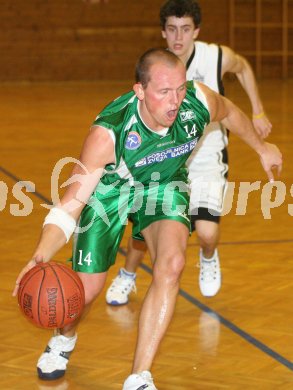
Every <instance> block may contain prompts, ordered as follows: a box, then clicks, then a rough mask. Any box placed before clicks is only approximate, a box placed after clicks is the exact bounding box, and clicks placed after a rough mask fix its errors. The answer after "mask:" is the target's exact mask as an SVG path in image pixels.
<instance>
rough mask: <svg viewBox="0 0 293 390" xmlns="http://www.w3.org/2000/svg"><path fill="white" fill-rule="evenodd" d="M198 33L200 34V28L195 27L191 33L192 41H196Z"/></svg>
mask: <svg viewBox="0 0 293 390" xmlns="http://www.w3.org/2000/svg"><path fill="white" fill-rule="evenodd" d="M199 32H200V27H197V28H196V29H195V30H194V32H193V39H197V37H198V34H199Z"/></svg>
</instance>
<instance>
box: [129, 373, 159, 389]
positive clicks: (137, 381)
mask: <svg viewBox="0 0 293 390" xmlns="http://www.w3.org/2000/svg"><path fill="white" fill-rule="evenodd" d="M122 390H158V389H157V388H156V386H155V385H154V382H153V378H152V375H151V373H150V372H149V371H142V372H141V373H139V374H132V375H130V376H129V377H128V378H127V379H126V381H125V382H124V385H123V389H122Z"/></svg>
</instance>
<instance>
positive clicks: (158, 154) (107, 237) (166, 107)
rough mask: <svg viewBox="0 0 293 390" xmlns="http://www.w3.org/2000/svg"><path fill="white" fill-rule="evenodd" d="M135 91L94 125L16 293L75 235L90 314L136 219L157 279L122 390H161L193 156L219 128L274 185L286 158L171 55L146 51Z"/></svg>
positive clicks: (65, 346)
mask: <svg viewBox="0 0 293 390" xmlns="http://www.w3.org/2000/svg"><path fill="white" fill-rule="evenodd" d="M133 89H134V92H130V93H127V94H125V95H122V96H121V97H120V98H118V99H116V100H115V101H114V102H112V103H111V104H110V105H109V106H107V107H106V108H105V109H104V111H102V112H101V114H100V115H99V116H98V117H97V119H96V121H95V122H94V124H93V127H92V128H91V130H90V132H89V134H88V136H87V137H86V139H85V142H84V145H83V148H82V151H81V155H80V161H79V163H77V164H76V166H75V168H74V169H73V173H72V175H71V178H70V181H69V183H70V184H69V185H68V187H67V189H66V192H65V194H64V196H63V197H62V199H61V201H60V203H59V204H57V205H55V206H54V207H53V208H52V209H51V210H50V212H49V214H48V215H47V217H46V218H45V222H44V225H43V230H42V234H41V238H40V240H39V242H38V244H37V247H36V250H35V252H34V254H33V256H32V260H30V261H29V262H28V264H27V265H26V266H25V267H24V268H23V269H22V271H21V272H20V274H19V276H18V278H17V280H16V286H15V290H14V295H16V294H17V291H18V285H19V282H20V280H21V277H22V276H23V275H24V274H25V273H26V272H27V271H28V270H29V269H31V268H32V267H33V266H34V265H35V264H36V263H38V262H47V261H50V259H52V257H53V256H54V255H55V253H56V252H57V251H58V250H59V249H60V248H61V247H63V245H64V244H65V243H66V242H67V241H68V240H69V238H70V236H71V234H72V233H73V231H75V230H76V229H77V237H76V238H75V243H76V244H75V246H74V251H73V268H74V269H75V270H76V272H78V275H79V276H80V278H81V280H82V282H83V285H84V289H85V299H86V307H87V308H89V306H90V305H91V303H92V302H93V301H94V300H95V299H96V297H97V296H98V295H99V294H100V292H101V290H102V288H103V286H104V283H105V280H106V276H107V270H108V269H109V267H110V265H111V264H112V263H113V262H114V261H115V257H116V254H117V250H118V247H119V243H120V239H121V237H122V234H123V231H124V228H125V223H126V221H127V218H128V216H129V214H131V215H132V219H133V234H134V235H135V236H136V237H139V238H142V237H143V239H144V240H145V241H146V243H147V246H148V250H149V251H150V254H151V258H152V261H153V279H152V283H151V285H150V288H149V290H148V293H147V294H146V297H145V300H144V303H143V305H142V309H141V313H140V318H139V331H138V337H137V345H136V350H135V356H134V361H133V367H132V374H131V375H130V376H129V377H128V378H127V379H126V381H125V382H124V385H123V390H138V389H147V390H156V387H155V385H154V382H153V379H152V376H151V373H150V369H151V366H152V362H153V359H154V357H155V355H156V352H157V350H158V347H159V344H160V342H161V340H162V338H163V337H164V335H165V333H166V330H167V328H168V325H169V323H170V321H171V318H172V315H173V312H174V307H175V302H176V298H177V294H178V290H179V280H180V275H181V272H182V270H183V268H184V262H185V249H186V245H187V239H188V236H189V227H190V226H189V220H188V215H187V212H186V210H188V194H187V192H186V180H187V172H186V168H185V162H186V160H187V158H188V156H189V155H190V153H191V152H192V150H193V148H194V147H195V145H196V143H197V141H198V139H199V138H200V136H201V134H202V133H203V131H204V128H205V126H206V124H207V123H209V122H210V121H211V120H218V121H220V120H221V121H222V122H223V123H224V124H225V126H227V127H228V128H229V129H230V130H231V131H232V132H234V133H235V134H237V135H238V136H239V137H241V138H242V139H243V140H244V141H245V142H246V143H247V144H248V145H249V146H251V147H252V148H253V149H254V150H255V151H256V152H257V154H258V155H259V157H260V160H261V163H262V166H263V168H264V170H265V171H266V173H267V175H268V178H269V180H273V172H272V169H273V168H274V167H277V169H278V171H279V172H280V170H281V164H282V157H281V153H280V152H279V150H278V148H277V147H276V146H275V145H272V144H268V143H265V142H264V141H263V140H262V139H261V138H260V137H259V136H258V135H257V134H256V132H255V131H254V129H253V125H252V123H251V122H250V120H249V119H248V118H247V117H246V116H245V114H244V113H242V111H240V110H239V109H238V108H237V107H236V106H235V105H234V104H233V103H232V102H230V101H229V100H227V99H225V98H223V97H221V96H220V95H218V94H216V93H215V92H213V91H211V90H210V89H209V88H207V87H206V86H204V85H200V84H196V83H193V82H190V83H186V70H185V66H184V64H183V63H182V62H181V60H180V59H179V58H178V57H177V56H175V55H174V54H173V53H171V52H168V51H166V50H164V49H151V50H149V51H147V52H146V53H144V54H143V55H142V57H141V58H140V59H139V61H138V64H137V68H136V83H135V85H134V87H133ZM154 183H155V184H156V185H154ZM153 205H155V207H154V206H153ZM79 220H80V222H79V226H78V227H77V228H76V221H79ZM77 325H78V321H76V322H75V323H73V324H70V325H68V326H66V327H64V328H63V329H60V330H59V334H58V335H54V336H53V337H52V338H51V339H50V341H49V344H48V346H47V348H46V350H45V352H44V353H43V354H42V355H41V357H40V359H39V361H38V364H37V369H38V374H39V377H40V378H42V379H44V380H51V379H56V378H59V377H61V376H62V375H64V373H65V371H66V366H67V363H68V358H69V355H70V353H71V352H72V350H73V349H74V346H75V343H76V339H77V336H76V328H77Z"/></svg>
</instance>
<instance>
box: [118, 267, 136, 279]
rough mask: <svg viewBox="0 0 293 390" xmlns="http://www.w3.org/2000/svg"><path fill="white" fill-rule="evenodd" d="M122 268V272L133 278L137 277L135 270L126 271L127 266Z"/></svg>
mask: <svg viewBox="0 0 293 390" xmlns="http://www.w3.org/2000/svg"><path fill="white" fill-rule="evenodd" d="M120 270H121V273H122V274H123V275H125V276H128V277H129V278H131V279H135V277H136V273H135V272H129V271H126V269H125V268H121V269H120Z"/></svg>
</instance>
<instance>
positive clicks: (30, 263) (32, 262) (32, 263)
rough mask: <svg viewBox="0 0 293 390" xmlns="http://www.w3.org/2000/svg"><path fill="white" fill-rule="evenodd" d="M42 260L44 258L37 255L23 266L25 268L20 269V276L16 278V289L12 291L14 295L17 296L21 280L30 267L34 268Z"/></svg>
mask: <svg viewBox="0 0 293 390" xmlns="http://www.w3.org/2000/svg"><path fill="white" fill-rule="evenodd" d="M42 261H43V259H42V258H41V257H38V256H36V257H35V258H34V259H32V260H30V261H29V262H28V263H27V265H26V266H25V267H23V269H22V270H21V271H20V273H19V275H18V277H17V279H16V282H15V286H14V290H13V293H12V296H13V297H15V296H16V295H17V293H18V289H19V284H20V281H21V279H22V278H23V276H24V275H25V274H26V273H27V272H28V271H29V270H30V269H32V268H33V267H34V266H35V265H36V264H37V263H41V262H42Z"/></svg>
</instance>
